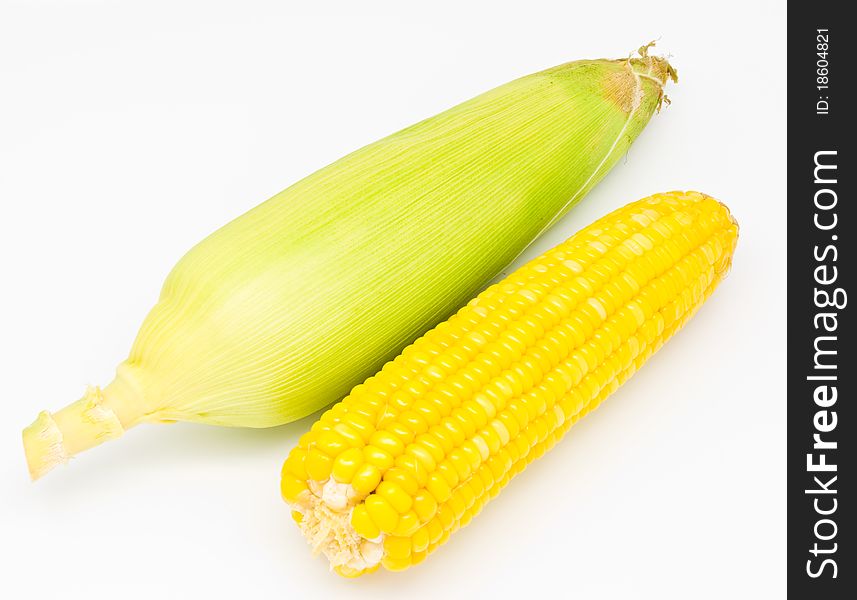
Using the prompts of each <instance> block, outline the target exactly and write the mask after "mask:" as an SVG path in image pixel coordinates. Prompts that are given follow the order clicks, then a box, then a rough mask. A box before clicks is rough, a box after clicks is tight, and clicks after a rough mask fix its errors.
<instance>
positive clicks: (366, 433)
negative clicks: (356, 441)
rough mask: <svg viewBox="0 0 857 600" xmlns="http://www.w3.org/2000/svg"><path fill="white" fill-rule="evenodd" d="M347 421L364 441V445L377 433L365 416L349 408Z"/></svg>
mask: <svg viewBox="0 0 857 600" xmlns="http://www.w3.org/2000/svg"><path fill="white" fill-rule="evenodd" d="M347 420H348V425H349V426H350V427H351V429H353V430H354V431H356V432H357V433H358V434H360V439H361V440H363V443H366V442H367V441H368V440H369V438H370V437H371V436H372V434H373V433H374V432H375V427H373V426H372V422H371V421H370V420H369V419H367V418H366V417H365V416H363V415H361V414H358V413H357V412H354V411H352V410H351V408H349V411H348V417H347ZM334 429H335V428H334Z"/></svg>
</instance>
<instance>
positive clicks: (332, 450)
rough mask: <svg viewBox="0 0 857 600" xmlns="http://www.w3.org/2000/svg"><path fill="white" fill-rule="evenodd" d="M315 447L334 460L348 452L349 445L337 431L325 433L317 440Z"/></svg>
mask: <svg viewBox="0 0 857 600" xmlns="http://www.w3.org/2000/svg"><path fill="white" fill-rule="evenodd" d="M315 447H316V448H318V449H319V450H321V451H322V452H324V453H325V454H327V455H328V456H329V457H331V458H334V457H336V456H337V455H338V454H339V453H341V452H343V451H344V450H347V449H348V448H349V445H348V443H347V442H346V441H345V438H343V437H342V436H341V435H339V434H338V433H336V432H335V431H325V432H323V433H322V434H321V435H319V436H318V439H316V441H315Z"/></svg>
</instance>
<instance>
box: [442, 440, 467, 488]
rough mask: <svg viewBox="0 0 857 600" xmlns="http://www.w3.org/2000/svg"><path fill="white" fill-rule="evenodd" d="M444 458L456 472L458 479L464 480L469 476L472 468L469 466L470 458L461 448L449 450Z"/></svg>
mask: <svg viewBox="0 0 857 600" xmlns="http://www.w3.org/2000/svg"><path fill="white" fill-rule="evenodd" d="M446 460H448V461H449V463H450V464H451V465H452V466H453V468H454V469H455V471H456V473H458V478H459V480H461V481H466V480H467V478H468V477H470V472H471V470H472V469H471V468H470V460H469V459H468V458H467V456H466V455H465V453H464V451H462V450H461V448H456V449H455V450H453V451H452V452H450V453H449V456H448V457H447V459H446Z"/></svg>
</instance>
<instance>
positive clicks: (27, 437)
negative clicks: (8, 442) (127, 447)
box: [23, 387, 125, 481]
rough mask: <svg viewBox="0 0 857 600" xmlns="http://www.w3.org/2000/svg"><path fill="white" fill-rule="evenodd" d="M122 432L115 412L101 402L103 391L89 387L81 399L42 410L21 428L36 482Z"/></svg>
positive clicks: (26, 454) (25, 452) (30, 468)
mask: <svg viewBox="0 0 857 600" xmlns="http://www.w3.org/2000/svg"><path fill="white" fill-rule="evenodd" d="M124 432H125V428H124V427H123V426H122V423H121V422H120V420H119V418H118V417H117V416H116V413H114V412H113V410H111V409H110V408H109V407H108V406H106V405H105V403H104V393H103V392H102V390H101V389H99V388H97V387H89V388H88V389H87V390H86V393H85V394H84V396H83V398H81V399H80V400H78V401H77V402H74V403H72V404H70V405H68V406H67V407H65V408H63V409H62V410H60V411H57V412H56V413H54V414H51V413H50V412H48V411H46V410H45V411H42V412H41V413H39V416H38V417H37V418H36V420H35V421H33V423H32V424H31V425H30V426H29V427H27V428H25V429H24V431H23V441H24V454H25V456H26V458H27V467H28V469H29V471H30V478H31V479H32V480H33V481H35V480H36V479H39V478H40V477H42V476H43V475H45V474H46V473H47V472H48V471H50V470H51V469H53V468H54V467H56V466H57V465H59V464H65V463H66V462H68V460H69V458H71V457H72V456H74V455H75V454H77V453H79V452H82V451H84V450H87V449H89V448H92V447H93V446H97V445H98V444H101V443H102V442H106V441H107V440H112V439H115V438H117V437H119V436H121V435H122V434H123V433H124Z"/></svg>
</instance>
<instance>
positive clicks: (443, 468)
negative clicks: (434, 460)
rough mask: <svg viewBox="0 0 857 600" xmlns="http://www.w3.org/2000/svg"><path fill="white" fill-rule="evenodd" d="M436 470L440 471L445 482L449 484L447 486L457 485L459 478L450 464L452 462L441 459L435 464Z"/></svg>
mask: <svg viewBox="0 0 857 600" xmlns="http://www.w3.org/2000/svg"><path fill="white" fill-rule="evenodd" d="M437 472H438V473H440V474H441V475H442V476H443V478H444V479H446V482H447V483H448V484H449V487H453V488H454V487H455V486H457V485H458V482H459V481H460V478H459V476H458V471H456V470H455V467H453V466H452V463H451V462H449V461H448V460H443V461H441V462H440V463H438V465H437Z"/></svg>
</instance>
